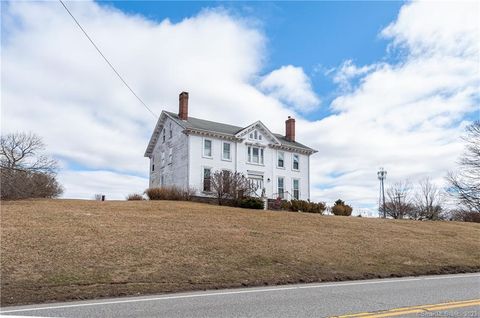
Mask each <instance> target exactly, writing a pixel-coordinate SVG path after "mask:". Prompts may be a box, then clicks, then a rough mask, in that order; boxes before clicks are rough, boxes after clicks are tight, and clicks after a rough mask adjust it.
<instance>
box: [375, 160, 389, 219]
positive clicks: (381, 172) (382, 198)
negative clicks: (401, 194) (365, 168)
mask: <svg viewBox="0 0 480 318" xmlns="http://www.w3.org/2000/svg"><path fill="white" fill-rule="evenodd" d="M377 177H378V180H380V198H379V200H378V210H379V211H381V210H383V218H384V219H385V218H386V217H387V211H386V209H385V187H384V180H385V179H386V178H387V171H386V170H385V169H383V168H380V169H379V170H378V172H377ZM381 205H382V207H381Z"/></svg>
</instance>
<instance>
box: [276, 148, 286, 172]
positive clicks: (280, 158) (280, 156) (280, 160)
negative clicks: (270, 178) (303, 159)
mask: <svg viewBox="0 0 480 318" xmlns="http://www.w3.org/2000/svg"><path fill="white" fill-rule="evenodd" d="M277 167H278V168H285V153H284V152H283V151H279V152H277Z"/></svg>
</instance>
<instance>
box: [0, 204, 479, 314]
mask: <svg viewBox="0 0 480 318" xmlns="http://www.w3.org/2000/svg"><path fill="white" fill-rule="evenodd" d="M478 270H480V224H472V223H458V222H419V221H408V220H399V221H396V220H381V219H366V218H358V217H333V216H321V215H316V214H306V213H293V212H265V211H258V210H244V209H238V208H230V207H219V206H213V205H206V204H200V203H192V202H170V201H130V202H126V201H123V202H122V201H107V202H97V201H82V200H32V201H16V202H2V205H1V303H2V305H12V304H26V303H33V302H35V303H37V302H48V301H61V300H71V299H85V298H95V297H104V296H120V295H139V294H148V293H162V292H172V291H182V290H194V289H206V288H221V287H236V286H253V285H271V284H284V283H297V282H318V281H330V280H345V279H363V278H373V277H391V276H404V275H419V274H434V273H455V272H465V271H478Z"/></svg>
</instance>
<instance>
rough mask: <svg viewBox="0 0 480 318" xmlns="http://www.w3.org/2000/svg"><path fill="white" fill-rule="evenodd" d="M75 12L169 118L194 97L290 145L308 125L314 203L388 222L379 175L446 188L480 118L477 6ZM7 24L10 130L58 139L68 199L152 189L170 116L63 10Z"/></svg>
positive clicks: (104, 6)
mask: <svg viewBox="0 0 480 318" xmlns="http://www.w3.org/2000/svg"><path fill="white" fill-rule="evenodd" d="M66 3H67V5H68V7H69V8H70V10H71V11H72V13H73V14H74V15H75V16H76V17H77V19H78V20H79V21H80V22H81V23H82V25H83V26H84V28H85V29H86V30H87V31H88V32H89V34H90V35H91V37H92V38H93V39H94V40H95V42H96V43H97V45H98V46H99V47H100V48H101V49H102V51H103V52H104V54H105V55H106V56H107V57H108V58H109V60H110V61H111V62H112V63H113V64H114V65H115V66H116V68H117V69H118V70H119V72H120V73H121V74H122V75H123V76H124V77H125V78H126V79H127V81H128V83H129V84H130V85H131V86H132V87H133V88H134V89H135V91H136V92H137V93H138V94H139V95H140V96H141V97H142V99H143V100H144V101H145V102H146V103H147V104H148V105H149V106H150V107H151V108H152V109H153V110H154V111H155V112H156V113H157V114H159V113H160V112H161V111H162V110H168V111H177V110H178V94H179V92H180V91H182V90H187V91H189V92H190V108H189V112H190V114H191V115H192V116H194V117H200V118H205V119H214V120H217V121H220V122H225V123H231V124H235V125H244V126H246V125H248V124H251V123H253V122H255V121H257V120H261V121H262V122H263V123H264V124H266V125H267V126H268V127H269V128H270V129H271V130H272V131H274V132H278V133H282V132H283V131H284V125H285V124H284V123H285V119H286V118H287V116H294V117H295V118H296V122H297V129H296V130H297V131H296V134H297V139H298V141H300V142H302V143H304V144H307V145H309V146H311V147H312V148H314V149H317V150H318V153H317V154H315V155H314V156H312V158H311V194H312V199H313V200H316V201H325V202H334V201H335V200H336V199H338V198H341V199H343V200H345V201H347V202H348V203H350V204H352V205H353V206H354V208H359V209H361V208H366V209H371V210H374V209H375V207H376V204H377V202H378V180H377V178H376V172H377V169H378V168H379V167H384V168H385V169H386V170H387V171H388V178H387V187H388V186H390V185H392V184H394V183H395V182H398V181H404V180H409V181H410V182H411V183H412V184H417V182H418V181H419V180H420V179H422V178H424V177H430V178H431V179H432V180H433V182H434V183H436V184H437V185H439V186H444V185H445V175H446V174H447V173H448V171H451V170H454V169H456V164H457V163H456V162H457V159H458V157H459V155H460V154H461V153H462V149H463V144H462V142H461V139H460V136H461V134H462V132H463V130H464V127H465V126H466V125H468V123H469V122H470V121H471V120H473V119H479V115H480V113H479V106H478V105H479V100H480V95H479V93H478V92H479V91H480V74H479V72H478V56H479V55H480V44H479V41H478V39H479V38H480V34H479V33H480V30H479V27H478V21H479V20H480V16H479V12H480V10H479V9H480V7H479V6H480V3H479V2H474V1H470V2H433V1H411V2H393V1H377V2H345V1H342V2H340V1H336V2H320V1H319V2H153V1H147V2H137V1H118V2H100V3H99V2H95V1H68V2H66ZM1 14H2V19H1V20H2V21H1V22H2V55H1V58H2V69H1V72H2V109H1V112H2V132H10V131H18V130H21V131H33V132H35V133H37V134H38V135H40V136H41V137H42V138H43V139H44V140H45V142H46V144H47V146H48V148H47V149H48V151H49V153H50V154H52V155H53V156H54V157H55V158H57V159H58V160H59V161H60V164H61V166H62V169H61V170H60V173H59V179H60V181H61V183H62V184H63V185H64V186H65V197H68V198H92V197H93V195H94V194H95V193H105V194H106V195H107V197H108V198H117V199H122V198H124V197H125V195H126V194H128V193H132V192H142V191H143V190H144V189H145V188H146V187H147V186H148V160H147V159H146V158H144V157H143V154H144V151H145V147H146V145H147V143H148V140H149V138H150V135H151V133H152V130H153V128H154V126H155V122H156V118H154V117H153V116H151V114H149V113H148V112H147V111H146V110H145V109H144V108H143V106H142V105H141V104H139V102H138V100H136V99H135V98H134V97H133V96H132V94H131V93H130V92H129V91H128V90H127V89H126V88H125V86H124V85H123V84H122V83H121V82H120V81H119V79H118V78H117V77H116V76H115V74H113V72H112V70H111V69H109V67H108V66H107V65H106V63H105V61H104V60H102V58H101V57H100V56H99V54H98V53H97V52H96V51H95V49H94V48H93V47H92V45H91V44H90V43H89V42H88V40H86V38H85V36H84V35H83V34H82V33H81V32H80V30H79V29H78V27H77V26H76V25H75V23H74V22H73V21H72V19H71V17H70V16H69V15H68V14H67V13H66V12H65V10H64V8H63V7H62V6H61V5H60V4H59V3H58V2H56V1H38V2H35V1H31V2H30V1H14V2H2V12H1Z"/></svg>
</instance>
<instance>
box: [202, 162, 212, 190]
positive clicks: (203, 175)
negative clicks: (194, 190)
mask: <svg viewBox="0 0 480 318" xmlns="http://www.w3.org/2000/svg"><path fill="white" fill-rule="evenodd" d="M205 169H208V170H210V190H209V191H207V190H205ZM212 170H213V168H212V167H208V166H202V170H201V173H202V192H203V193H212Z"/></svg>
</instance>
